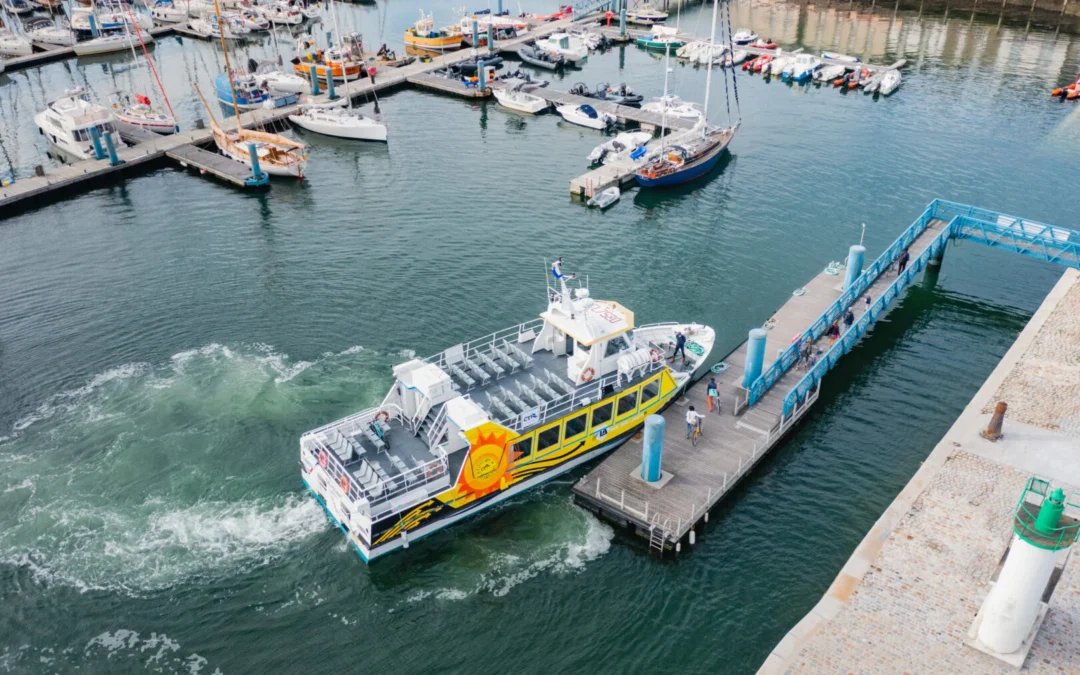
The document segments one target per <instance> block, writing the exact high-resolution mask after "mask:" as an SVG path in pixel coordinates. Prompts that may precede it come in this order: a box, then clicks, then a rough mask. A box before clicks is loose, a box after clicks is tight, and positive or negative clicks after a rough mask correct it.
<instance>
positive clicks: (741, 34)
mask: <svg viewBox="0 0 1080 675" xmlns="http://www.w3.org/2000/svg"><path fill="white" fill-rule="evenodd" d="M757 39H758V36H757V33H755V32H754V31H752V30H750V29H748V28H740V29H739V30H737V31H735V34H734V35H732V36H731V41H732V42H734V43H735V44H737V45H748V44H750V43H751V42H754V41H755V40H757ZM766 49H768V48H767V47H766Z"/></svg>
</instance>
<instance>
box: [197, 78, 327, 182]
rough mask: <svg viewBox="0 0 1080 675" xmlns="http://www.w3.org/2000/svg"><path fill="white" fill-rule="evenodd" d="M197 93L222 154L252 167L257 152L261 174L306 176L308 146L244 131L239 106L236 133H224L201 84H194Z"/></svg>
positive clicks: (215, 142) (282, 138) (290, 176)
mask: <svg viewBox="0 0 1080 675" xmlns="http://www.w3.org/2000/svg"><path fill="white" fill-rule="evenodd" d="M218 77H219V78H220V77H221V76H218ZM195 91H196V92H198V94H199V98H200V99H202V102H203V106H204V107H205V108H206V112H207V113H208V114H209V115H210V132H211V135H212V137H213V139H214V144H215V145H216V146H217V148H218V151H219V152H221V154H223V155H225V156H226V157H229V158H230V159H234V160H236V161H238V162H240V163H242V164H246V165H247V166H252V161H251V155H252V153H254V154H255V156H256V157H258V161H259V169H260V171H262V172H263V173H265V174H267V175H269V176H279V177H285V178H303V177H304V169H305V168H307V146H306V145H304V144H303V143H300V142H298V141H294V140H292V139H289V138H285V137H284V136H282V135H280V134H271V133H266V132H264V131H252V130H250V129H244V128H243V127H242V126H240V119H239V107H234V110H235V111H236V112H237V116H236V126H237V129H236V131H225V130H224V129H222V128H221V127H219V126H218V123H217V119H216V118H215V117H214V113H213V111H211V110H210V105H209V104H208V103H207V102H206V98H204V97H203V95H202V91H200V90H199V86H198V85H195ZM294 102H295V100H294ZM253 168H254V167H253Z"/></svg>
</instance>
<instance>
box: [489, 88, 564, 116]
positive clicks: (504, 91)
mask: <svg viewBox="0 0 1080 675" xmlns="http://www.w3.org/2000/svg"><path fill="white" fill-rule="evenodd" d="M491 93H492V94H493V95H494V96H495V100H496V101H498V102H499V105H501V106H502V107H504V108H509V109H510V110H516V111H517V112H523V113H529V114H531V115H535V114H537V113H541V112H543V111H545V110H547V109H548V107H549V106H550V105H551V104H550V103H548V102H547V101H546V100H545V99H542V98H540V97H539V96H536V95H535V94H530V93H527V92H524V91H522V90H521V85H517V86H514V87H500V88H497V89H492V90H491Z"/></svg>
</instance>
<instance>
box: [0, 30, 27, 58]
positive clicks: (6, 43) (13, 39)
mask: <svg viewBox="0 0 1080 675" xmlns="http://www.w3.org/2000/svg"><path fill="white" fill-rule="evenodd" d="M33 53H34V47H33V45H31V44H30V40H28V39H26V38H25V37H22V36H21V35H2V36H0V56H30V55H31V54H33Z"/></svg>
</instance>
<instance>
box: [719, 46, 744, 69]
mask: <svg viewBox="0 0 1080 675" xmlns="http://www.w3.org/2000/svg"><path fill="white" fill-rule="evenodd" d="M748 58H750V52H748V51H746V50H745V49H736V50H735V51H733V52H731V53H730V54H728V55H727V56H725V57H724V62H723V66H724V67H725V68H732V67H734V66H737V65H739V64H740V63H742V62H743V61H745V60H746V59H748Z"/></svg>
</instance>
